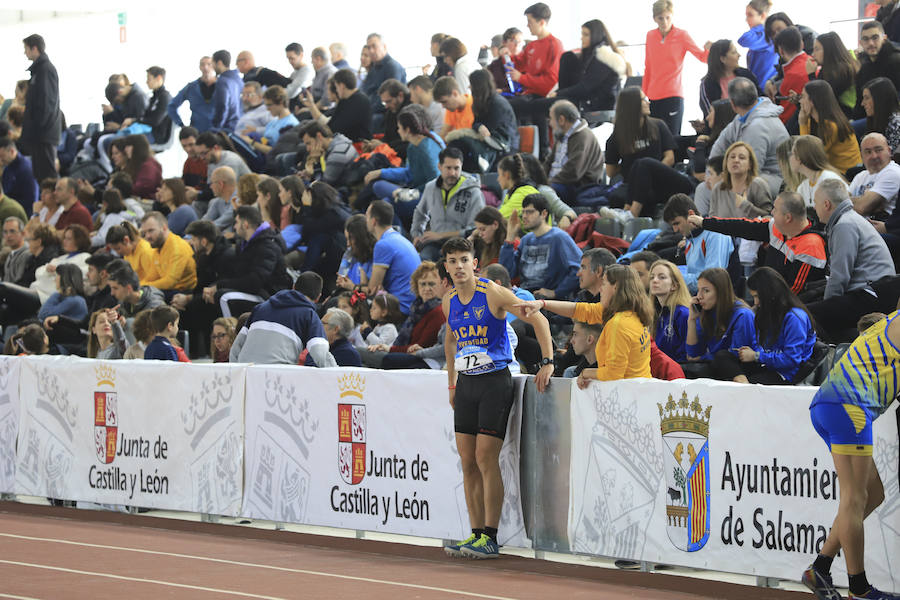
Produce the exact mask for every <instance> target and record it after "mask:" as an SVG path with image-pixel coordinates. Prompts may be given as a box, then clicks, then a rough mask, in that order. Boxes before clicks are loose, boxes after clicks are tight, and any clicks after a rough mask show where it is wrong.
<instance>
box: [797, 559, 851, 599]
mask: <svg viewBox="0 0 900 600" xmlns="http://www.w3.org/2000/svg"><path fill="white" fill-rule="evenodd" d="M800 583H802V584H803V585H805V586H806V587H808V588H809V590H810V591H811V592H812V593H813V594H815V596H816V598H818V599H819V600H844V598H843V597H842V596H841V595H840V593H839V592H838V591H837V590H836V589H834V584H833V583H832V582H831V575H828V574H822V573H820V572H819V571H816V569H815V568H814V567H813V566H812V565H809V567H807V568H806V570H805V571H803V576H802V577H801V578H800Z"/></svg>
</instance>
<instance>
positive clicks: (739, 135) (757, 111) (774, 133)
mask: <svg viewBox="0 0 900 600" xmlns="http://www.w3.org/2000/svg"><path fill="white" fill-rule="evenodd" d="M728 98H729V99H730V100H731V106H732V108H734V112H735V117H734V120H733V121H731V123H729V124H728V126H727V127H725V129H723V130H722V133H721V134H720V135H719V138H718V139H717V140H716V143H715V144H713V147H712V150H711V151H710V152H709V156H725V151H726V150H727V149H728V147H729V146H731V144H733V143H735V142H738V141H741V142H746V143H747V144H749V145H750V147H751V148H753V153H754V154H755V155H756V161H757V163H759V176H760V177H762V178H763V179H765V180H766V183H768V184H769V190H770V191H771V193H772V196H776V195H777V194H778V191H779V190H780V189H781V183H782V177H781V168H780V167H779V166H778V157H777V155H776V149H777V148H778V146H779V145H780V144H781V143H782V142H783V141H785V140H786V139H788V138H789V137H790V135H789V134H788V131H787V129H785V127H784V123H782V122H781V119H780V118H779V115H780V114H781V113H782V112H783V110H784V109H782V108H781V107H780V106H776V105H775V104H773V103H772V101H771V100H769V99H768V98H766V97H765V96H763V97H760V96H759V93H758V91H757V89H756V84H754V83H753V82H752V81H750V80H749V79H747V78H746V77H735V78H734V79H732V80H731V82H729V84H728Z"/></svg>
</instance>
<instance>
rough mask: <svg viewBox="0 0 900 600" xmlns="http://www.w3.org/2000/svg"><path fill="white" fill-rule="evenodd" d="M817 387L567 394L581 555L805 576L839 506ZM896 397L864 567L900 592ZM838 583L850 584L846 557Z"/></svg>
mask: <svg viewBox="0 0 900 600" xmlns="http://www.w3.org/2000/svg"><path fill="white" fill-rule="evenodd" d="M814 393H815V389H814V388H802V387H762V386H751V385H739V384H731V383H716V382H710V381H702V382H701V381H697V382H688V381H678V382H661V381H651V380H642V381H620V382H606V383H599V382H597V383H594V384H592V385H591V386H590V387H589V388H588V389H586V390H578V389H577V387H576V386H574V385H573V391H572V394H573V396H572V405H571V406H572V409H571V411H572V412H571V416H572V462H571V481H572V485H571V488H570V490H571V491H570V503H569V540H570V544H571V549H572V551H574V552H581V553H587V554H596V555H604V556H612V557H617V558H626V559H632V560H641V561H647V562H653V563H664V564H673V565H683V566H689V567H698V568H706V569H713V570H718V571H728V572H737V573H746V574H756V575H763V576H767V577H777V578H783V579H794V580H797V579H799V577H800V575H801V573H802V571H803V569H805V568H806V566H807V565H809V563H810V562H812V560H813V559H814V558H815V556H816V553H817V551H818V550H819V549H820V548H821V546H822V543H823V542H824V540H825V537H826V535H827V534H828V532H829V530H830V529H831V524H832V522H833V520H834V517H835V515H836V514H837V509H838V485H837V475H836V473H835V471H834V463H833V462H832V460H831V456H830V454H829V452H828V449H827V447H826V445H825V443H824V442H823V441H822V439H821V438H820V437H819V436H818V435H817V434H816V432H815V430H814V429H813V427H812V424H811V423H810V418H809V403H810V401H811V400H812V397H813V395H814ZM895 410H896V405H895V406H894V407H892V408H891V409H890V410H889V411H888V413H887V414H885V415H883V416H882V417H881V418H879V419H878V420H877V421H876V422H875V428H874V433H875V440H876V442H875V462H876V465H877V466H878V471H879V473H880V474H881V478H882V481H883V482H884V488H885V495H886V500H885V502H884V503H883V504H882V505H881V507H880V508H879V509H878V510H876V512H875V513H874V514H873V515H871V516H870V517H869V518H868V519H867V520H866V573H867V575H868V576H869V580H870V581H872V583H873V584H874V585H875V586H877V587H878V588H879V589H883V590H894V591H900V535H898V534H900V495H898V490H897V487H898V481H897V457H898V437H897V421H896V419H895ZM834 575H835V582H836V583H837V584H839V585H844V586H846V584H847V575H846V571H845V564H844V561H843V559H842V558H841V557H838V558H837V560H835V562H834Z"/></svg>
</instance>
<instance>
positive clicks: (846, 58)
mask: <svg viewBox="0 0 900 600" xmlns="http://www.w3.org/2000/svg"><path fill="white" fill-rule="evenodd" d="M857 71H859V62H858V61H857V60H856V58H854V56H853V55H852V54H851V53H850V51H849V50H847V47H846V46H844V42H842V41H841V38H840V36H839V35H838V34H836V33H835V32H833V31H829V32H826V33H823V34H822V35H820V36H819V37H817V38H816V41H815V42H814V43H813V51H812V60H808V61H807V62H806V72H807V73H809V78H810V79H813V78H815V79H821V80H822V81H827V82H828V85H830V86H831V89H832V90H833V91H834V95H835V96H836V97H837V100H838V104H839V106H840V107H841V110H842V111H843V112H844V114H845V115H846V116H847V118H848V119H849V118H850V117H851V116H852V115H853V108H854V107H855V106H856V100H857V98H856V73H857Z"/></svg>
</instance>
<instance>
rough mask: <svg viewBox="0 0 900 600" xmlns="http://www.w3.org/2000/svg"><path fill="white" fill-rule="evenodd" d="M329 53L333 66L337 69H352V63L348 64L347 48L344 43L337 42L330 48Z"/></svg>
mask: <svg viewBox="0 0 900 600" xmlns="http://www.w3.org/2000/svg"><path fill="white" fill-rule="evenodd" d="M328 52H330V53H331V64H333V65H334V68H335V69H352V68H353V67H351V66H350V63H348V62H347V46H345V45H344V43H343V42H335V43H333V44H331V45H330V46H328Z"/></svg>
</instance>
